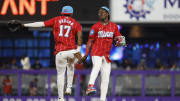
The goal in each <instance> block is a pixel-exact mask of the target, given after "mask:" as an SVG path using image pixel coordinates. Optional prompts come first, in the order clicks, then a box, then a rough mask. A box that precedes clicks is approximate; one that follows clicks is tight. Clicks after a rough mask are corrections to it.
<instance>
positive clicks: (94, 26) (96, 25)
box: [92, 21, 101, 28]
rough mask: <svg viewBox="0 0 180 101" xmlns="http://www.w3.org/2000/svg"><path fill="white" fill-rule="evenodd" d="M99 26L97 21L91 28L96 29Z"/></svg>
mask: <svg viewBox="0 0 180 101" xmlns="http://www.w3.org/2000/svg"><path fill="white" fill-rule="evenodd" d="M100 24H101V22H100V21H98V22H96V23H95V24H94V25H92V28H96V27H98V26H99V25H100Z"/></svg>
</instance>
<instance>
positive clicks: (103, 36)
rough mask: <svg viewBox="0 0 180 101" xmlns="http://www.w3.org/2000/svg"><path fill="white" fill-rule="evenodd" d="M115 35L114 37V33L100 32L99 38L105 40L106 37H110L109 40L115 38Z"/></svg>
mask: <svg viewBox="0 0 180 101" xmlns="http://www.w3.org/2000/svg"><path fill="white" fill-rule="evenodd" d="M113 35H114V33H113V32H105V31H99V32H98V37H100V38H105V37H107V38H108V37H109V38H112V37H113Z"/></svg>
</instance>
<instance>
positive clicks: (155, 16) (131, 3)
mask: <svg viewBox="0 0 180 101" xmlns="http://www.w3.org/2000/svg"><path fill="white" fill-rule="evenodd" d="M110 7H111V20H112V21H114V22H123V23H132V22H134V23H139V22H142V23H180V0H111V1H110Z"/></svg>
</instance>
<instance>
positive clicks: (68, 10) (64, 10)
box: [61, 6, 73, 14]
mask: <svg viewBox="0 0 180 101" xmlns="http://www.w3.org/2000/svg"><path fill="white" fill-rule="evenodd" d="M72 13H73V8H72V7H71V6H64V7H63V8H62V11H61V14H72Z"/></svg>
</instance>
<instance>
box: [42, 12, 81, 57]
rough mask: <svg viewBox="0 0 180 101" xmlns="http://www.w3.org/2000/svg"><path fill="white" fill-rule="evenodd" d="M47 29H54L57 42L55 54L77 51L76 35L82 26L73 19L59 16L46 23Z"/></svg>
mask: <svg viewBox="0 0 180 101" xmlns="http://www.w3.org/2000/svg"><path fill="white" fill-rule="evenodd" d="M44 25H45V27H52V28H53V34H54V40H55V52H54V53H55V54H57V53H58V52H60V51H66V50H71V49H76V48H77V46H76V42H75V35H76V33H77V32H78V31H82V26H81V25H80V24H79V23H78V22H77V21H76V20H75V19H73V18H72V17H68V16H58V17H54V18H52V19H50V20H47V21H44Z"/></svg>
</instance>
